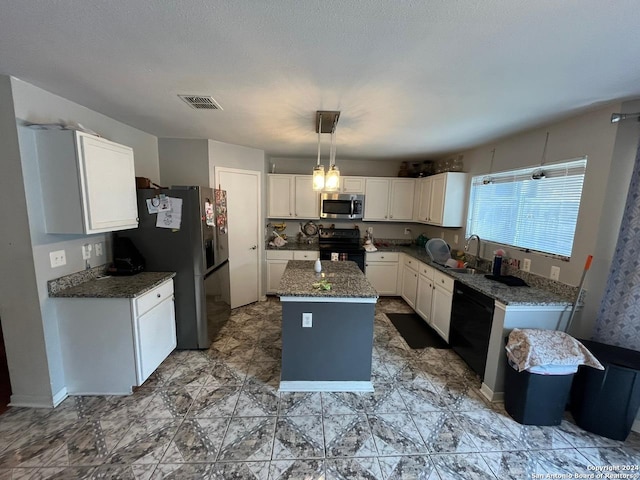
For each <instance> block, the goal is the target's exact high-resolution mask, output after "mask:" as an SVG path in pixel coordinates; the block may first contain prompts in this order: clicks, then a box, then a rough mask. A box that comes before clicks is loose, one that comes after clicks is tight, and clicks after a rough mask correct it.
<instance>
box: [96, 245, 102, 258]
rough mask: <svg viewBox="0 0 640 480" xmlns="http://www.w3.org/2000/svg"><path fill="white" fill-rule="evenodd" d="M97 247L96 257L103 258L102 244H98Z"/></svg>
mask: <svg viewBox="0 0 640 480" xmlns="http://www.w3.org/2000/svg"><path fill="white" fill-rule="evenodd" d="M95 247H96V257H101V256H102V242H100V243H96V245H95Z"/></svg>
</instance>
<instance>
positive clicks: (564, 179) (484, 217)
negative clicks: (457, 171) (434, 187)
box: [467, 156, 587, 260]
mask: <svg viewBox="0 0 640 480" xmlns="http://www.w3.org/2000/svg"><path fill="white" fill-rule="evenodd" d="M586 168H587V157H586V156H585V157H580V158H576V159H571V160H565V161H562V162H557V163H552V164H545V165H544V166H537V167H529V168H520V169H517V170H509V171H504V172H498V173H492V174H490V175H476V176H474V177H473V178H472V179H471V190H470V193H469V206H468V215H467V235H471V234H476V235H478V236H480V238H482V239H483V240H485V241H488V242H491V243H496V244H499V245H505V246H507V247H513V248H517V249H519V250H523V251H527V252H537V253H540V254H543V255H546V256H550V257H554V258H560V259H562V260H569V258H570V257H571V254H572V252H573V244H574V238H575V231H576V226H577V223H578V214H579V209H580V203H581V200H582V193H583V190H584V178H585V173H586ZM540 172H544V176H543V178H539V179H534V178H533V177H534V176H539V173H540ZM538 182H541V183H538ZM545 182H546V183H545ZM541 187H542V188H541ZM534 193H535V194H536V195H534V196H532V194H534ZM549 199H553V202H552V203H551V204H550V203H549ZM538 214H539V216H537V215H538Z"/></svg>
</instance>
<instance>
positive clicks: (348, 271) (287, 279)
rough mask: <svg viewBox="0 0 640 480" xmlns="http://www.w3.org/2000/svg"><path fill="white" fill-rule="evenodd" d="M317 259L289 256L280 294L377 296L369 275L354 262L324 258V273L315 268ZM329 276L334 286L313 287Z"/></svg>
mask: <svg viewBox="0 0 640 480" xmlns="http://www.w3.org/2000/svg"><path fill="white" fill-rule="evenodd" d="M313 264H314V261H311V260H289V262H288V263H287V267H286V269H285V271H284V274H283V275H282V280H280V286H279V288H278V291H277V292H276V295H278V296H279V297H323V298H378V293H377V292H376V290H375V289H374V288H373V287H372V286H371V284H370V283H369V281H368V280H367V277H365V276H364V273H362V272H361V271H360V269H359V268H358V265H357V264H356V263H355V262H332V261H330V260H323V261H322V262H321V264H322V273H316V272H315V271H314V270H313ZM321 280H327V281H328V282H329V283H331V290H323V289H319V288H314V287H313V284H314V283H317V282H320V281H321Z"/></svg>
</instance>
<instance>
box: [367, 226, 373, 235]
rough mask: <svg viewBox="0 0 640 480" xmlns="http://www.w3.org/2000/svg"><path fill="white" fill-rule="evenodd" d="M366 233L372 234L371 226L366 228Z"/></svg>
mask: <svg viewBox="0 0 640 480" xmlns="http://www.w3.org/2000/svg"><path fill="white" fill-rule="evenodd" d="M367 233H368V234H369V235H371V234H373V227H369V228H367Z"/></svg>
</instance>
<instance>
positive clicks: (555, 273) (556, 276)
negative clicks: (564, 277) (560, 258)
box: [551, 267, 560, 280]
mask: <svg viewBox="0 0 640 480" xmlns="http://www.w3.org/2000/svg"><path fill="white" fill-rule="evenodd" d="M551 280H560V267H551Z"/></svg>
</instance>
